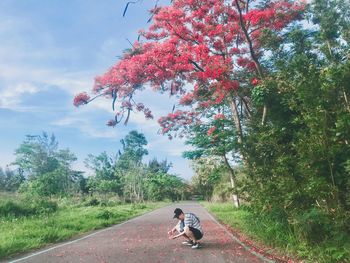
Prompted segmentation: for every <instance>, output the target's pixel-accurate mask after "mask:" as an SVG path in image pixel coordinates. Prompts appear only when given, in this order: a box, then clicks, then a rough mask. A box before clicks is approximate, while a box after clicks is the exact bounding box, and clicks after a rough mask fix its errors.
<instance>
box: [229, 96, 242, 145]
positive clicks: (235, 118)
mask: <svg viewBox="0 0 350 263" xmlns="http://www.w3.org/2000/svg"><path fill="white" fill-rule="evenodd" d="M228 101H229V104H230V108H231V112H232V118H233V121H234V123H235V126H236V131H237V141H238V143H239V144H242V143H243V132H242V125H241V120H240V118H239V115H238V108H237V104H236V101H235V100H234V99H232V98H229V100H228Z"/></svg>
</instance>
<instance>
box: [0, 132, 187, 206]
mask: <svg viewBox="0 0 350 263" xmlns="http://www.w3.org/2000/svg"><path fill="white" fill-rule="evenodd" d="M121 143H122V149H121V150H118V152H117V153H116V154H114V155H113V156H111V155H108V154H107V153H106V152H102V153H100V154H99V155H96V156H95V155H92V154H89V155H88V157H87V158H86V160H85V165H86V167H87V168H89V169H91V170H92V172H93V174H92V175H91V176H85V175H84V172H82V171H76V170H74V169H73V168H72V165H73V163H74V162H75V161H76V160H77V158H76V156H75V155H74V154H73V153H72V152H71V151H70V150H69V149H59V148H58V141H57V139H56V137H55V136H54V135H53V134H52V135H51V136H50V135H49V134H47V133H45V132H44V133H43V134H42V135H34V136H33V135H27V136H26V138H25V140H24V141H23V142H22V143H21V144H20V146H19V147H18V148H17V149H16V150H15V156H16V159H15V161H14V162H13V163H12V164H11V165H8V166H7V167H6V168H5V169H1V168H0V191H12V192H13V191H19V192H22V193H27V194H31V195H35V196H41V197H51V196H70V195H77V194H81V195H104V196H107V195H109V196H110V195H116V196H118V198H120V200H122V201H127V202H140V201H144V200H154V201H160V200H164V199H170V200H173V201H174V200H180V199H184V198H186V197H187V196H188V195H189V188H188V185H187V184H186V183H185V182H184V180H183V179H182V178H180V177H178V176H176V175H172V174H170V173H169V169H170V167H171V165H172V164H171V163H169V162H168V161H167V160H163V161H158V160H157V159H156V158H153V159H152V160H151V161H149V163H148V164H145V163H143V162H142V160H143V157H144V156H145V155H147V154H148V151H147V150H146V149H145V146H146V145H147V140H146V138H145V136H144V135H143V134H142V133H138V132H137V131H131V132H130V133H129V134H128V135H127V136H126V137H125V138H124V139H122V140H121ZM11 168H12V169H11Z"/></svg>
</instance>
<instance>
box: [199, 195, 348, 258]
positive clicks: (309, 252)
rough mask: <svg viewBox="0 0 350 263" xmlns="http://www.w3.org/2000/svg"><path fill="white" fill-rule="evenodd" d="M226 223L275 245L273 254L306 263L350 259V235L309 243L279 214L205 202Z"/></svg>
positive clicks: (260, 240) (253, 237)
mask: <svg viewBox="0 0 350 263" xmlns="http://www.w3.org/2000/svg"><path fill="white" fill-rule="evenodd" d="M202 205H203V206H205V207H206V208H207V209H208V210H209V211H210V212H211V213H212V214H213V215H215V216H216V218H217V219H219V220H220V221H221V222H223V223H224V224H227V225H230V226H231V227H233V228H234V229H236V230H238V231H240V232H241V233H243V234H245V235H247V236H248V237H249V238H251V239H253V240H255V241H258V242H261V243H263V244H265V245H268V246H270V247H273V251H274V253H277V254H279V255H283V256H287V257H292V258H293V257H294V258H295V257H298V258H303V259H304V261H303V262H320V263H321V262H322V263H323V262H324V263H329V262H350V238H349V237H343V238H340V235H341V233H339V235H338V239H337V238H330V239H328V240H325V241H324V242H322V243H315V244H309V243H307V242H305V241H303V240H302V239H300V238H298V236H297V235H296V234H294V232H293V229H291V228H290V226H289V224H288V223H287V222H282V221H280V220H278V219H277V217H275V218H274V217H272V216H263V215H261V216H257V215H256V214H253V213H252V212H251V211H250V210H249V209H247V208H246V207H241V208H239V209H237V208H234V207H233V206H232V204H231V203H209V202H202Z"/></svg>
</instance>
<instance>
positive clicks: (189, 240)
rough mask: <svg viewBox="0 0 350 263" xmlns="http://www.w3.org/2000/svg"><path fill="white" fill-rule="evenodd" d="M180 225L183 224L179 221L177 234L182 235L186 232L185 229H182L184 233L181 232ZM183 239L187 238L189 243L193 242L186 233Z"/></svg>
mask: <svg viewBox="0 0 350 263" xmlns="http://www.w3.org/2000/svg"><path fill="white" fill-rule="evenodd" d="M180 224H181V222H180V221H179V223H177V225H176V230H177V232H179V233H182V232H183V231H184V229H182V232H181V225H180ZM183 237H184V238H186V239H187V241H188V242H192V240H191V238H190V237H188V236H187V234H186V233H185V234H184V235H183Z"/></svg>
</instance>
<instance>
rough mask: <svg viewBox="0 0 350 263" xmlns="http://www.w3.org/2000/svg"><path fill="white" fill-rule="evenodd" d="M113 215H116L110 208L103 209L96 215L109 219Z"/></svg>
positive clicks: (99, 217)
mask: <svg viewBox="0 0 350 263" xmlns="http://www.w3.org/2000/svg"><path fill="white" fill-rule="evenodd" d="M112 217H114V213H113V212H111V211H109V210H101V211H99V212H98V213H97V215H96V218H97V219H103V220H108V219H110V218H112Z"/></svg>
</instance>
